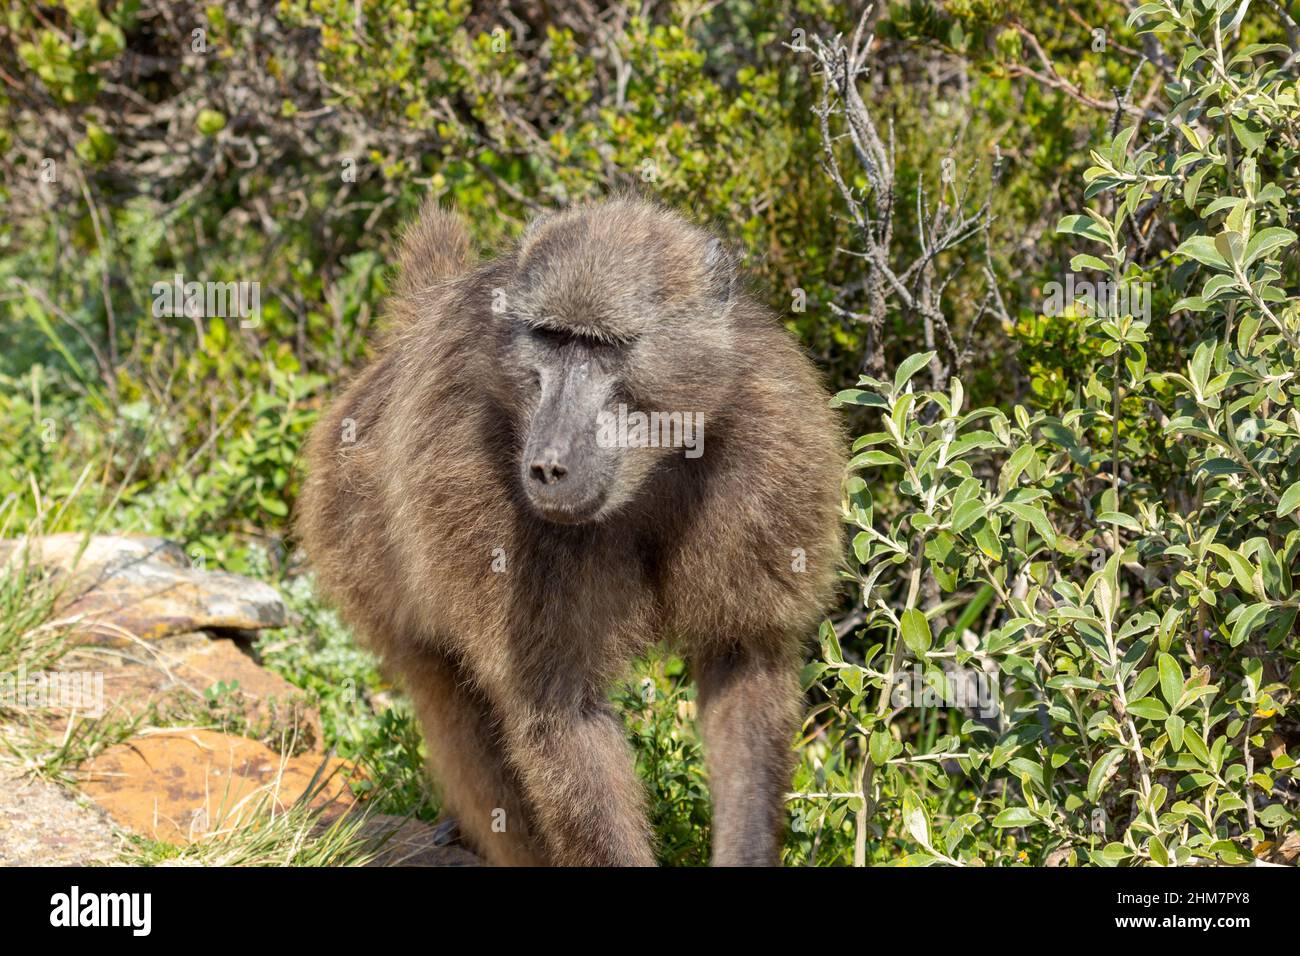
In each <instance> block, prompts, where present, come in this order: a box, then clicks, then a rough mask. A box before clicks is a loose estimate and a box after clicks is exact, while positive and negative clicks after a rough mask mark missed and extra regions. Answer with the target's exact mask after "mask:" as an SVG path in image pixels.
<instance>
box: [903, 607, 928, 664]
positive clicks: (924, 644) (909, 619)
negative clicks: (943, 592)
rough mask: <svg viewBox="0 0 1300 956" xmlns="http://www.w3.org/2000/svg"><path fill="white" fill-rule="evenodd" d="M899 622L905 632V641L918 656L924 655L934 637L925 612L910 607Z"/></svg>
mask: <svg viewBox="0 0 1300 956" xmlns="http://www.w3.org/2000/svg"><path fill="white" fill-rule="evenodd" d="M898 623H899V628H900V629H901V631H902V633H903V643H904V644H906V645H907V647H908V649H909V650H910V651H911V652H912V653H913V654H915V655H916V656H917V657H922V656H924V654H925V652H926V651H928V650H929V649H930V644H931V642H932V641H933V639H934V638H933V635H932V634H931V633H930V622H929V621H928V620H926V617H925V612H924V611H922V610H920V609H918V608H914V607H912V608H908V609H907V610H906V611H904V612H903V614H902V616H901V617H900V618H899V619H898Z"/></svg>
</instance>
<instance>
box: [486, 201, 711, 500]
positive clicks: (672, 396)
mask: <svg viewBox="0 0 1300 956" xmlns="http://www.w3.org/2000/svg"><path fill="white" fill-rule="evenodd" d="M600 225H601V224H600V223H596V224H592V223H590V222H581V221H579V222H577V223H572V222H571V221H568V220H566V221H565V222H564V223H563V224H562V225H561V226H560V227H556V226H551V227H549V234H547V235H544V236H543V237H542V238H540V239H535V240H534V242H533V243H532V244H531V246H530V247H529V248H528V251H527V254H526V255H525V256H521V259H520V262H519V270H518V274H517V278H516V281H515V284H514V285H513V287H512V288H511V289H509V290H508V293H507V294H508V303H509V304H508V308H507V310H506V311H505V314H504V318H505V319H506V323H507V332H508V337H509V338H508V342H509V345H508V355H507V356H506V359H505V365H506V368H504V369H503V373H504V374H505V376H506V377H507V378H508V379H509V381H510V388H511V389H512V390H513V392H514V394H513V396H512V398H511V401H510V405H511V407H513V408H514V409H516V415H517V418H516V429H517V433H518V434H519V435H520V436H521V442H520V445H519V449H518V454H519V460H518V465H517V467H518V473H519V481H520V483H521V486H522V488H523V489H524V494H525V496H526V499H527V501H528V503H529V505H530V506H531V507H532V508H533V510H534V511H535V512H536V513H537V514H538V515H539V516H541V517H542V518H544V519H546V520H548V521H554V522H559V523H564V524H578V523H583V522H590V521H599V520H601V519H602V518H604V517H606V516H608V515H610V514H612V513H613V512H614V511H616V510H617V509H618V508H619V507H621V506H622V505H624V504H626V503H627V502H628V501H630V500H632V499H633V498H634V497H635V496H636V495H637V494H638V492H640V491H641V490H642V489H643V488H644V486H645V484H646V482H647V480H648V479H649V477H650V476H651V475H652V473H653V472H654V471H655V468H656V467H657V466H658V465H659V464H660V463H661V462H664V461H665V459H668V458H676V459H677V460H678V464H679V465H681V466H682V467H698V465H697V464H696V461H697V459H696V458H695V456H694V455H687V452H688V451H691V452H694V448H692V447H689V445H687V446H686V447H683V445H684V444H685V443H693V444H694V445H696V446H698V447H699V449H700V451H703V450H704V449H705V448H706V447H707V446H706V444H705V443H704V435H703V434H696V432H695V431H692V430H690V429H691V428H692V427H695V426H697V425H698V423H699V422H700V421H701V420H702V421H703V422H704V431H706V432H707V420H708V418H709V417H710V415H711V414H712V413H713V412H714V410H715V409H716V408H717V407H718V405H719V403H720V402H721V400H722V396H723V393H724V391H725V389H726V387H727V384H728V382H729V381H730V379H731V375H732V373H731V372H730V371H729V370H731V369H733V368H734V365H735V358H734V356H733V355H732V353H731V334H730V329H729V325H728V322H727V306H728V296H729V294H730V272H729V270H730V263H729V262H728V263H722V262H721V261H720V256H721V253H720V251H719V249H718V247H716V245H710V243H709V242H708V237H707V236H705V235H703V234H697V233H696V232H693V231H692V232H689V233H685V232H684V233H682V234H673V235H668V236H662V235H657V234H651V236H650V238H649V240H647V239H645V238H642V240H641V244H640V246H639V247H634V248H629V240H628V237H627V236H626V235H620V236H617V237H615V236H608V237H601V236H600V234H599V230H598V227H599V226H600ZM633 225H634V226H635V225H643V224H633ZM593 233H595V234H596V235H595V238H594V239H593ZM674 242H675V243H676V245H675V246H674V245H672V243H674ZM632 245H633V246H635V243H633V244H632ZM620 247H621V248H620ZM669 253H671V256H669V255H668V254H669ZM719 269H725V270H727V275H726V277H725V280H726V281H725V282H723V284H722V285H721V286H720V285H719V283H718V282H717V281H715V280H716V279H717V276H716V275H714V273H715V272H718V271H719ZM720 290H721V291H720ZM636 412H641V413H643V414H645V415H647V416H648V415H649V414H651V413H658V414H659V415H660V416H669V415H673V414H677V415H678V416H679V417H678V421H680V422H682V423H686V422H689V423H690V424H689V425H688V426H687V427H685V428H683V429H682V430H681V431H680V432H679V433H678V437H681V438H683V439H684V442H683V443H677V444H673V443H669V444H668V445H667V446H665V444H664V443H663V442H662V441H654V442H652V443H648V444H642V443H638V442H637V441H636V437H635V431H634V429H629V428H624V427H622V426H624V425H625V424H626V423H627V422H628V420H629V416H630V415H632V414H633V413H636ZM687 416H689V418H687ZM624 439H629V440H624ZM683 459H684V460H683Z"/></svg>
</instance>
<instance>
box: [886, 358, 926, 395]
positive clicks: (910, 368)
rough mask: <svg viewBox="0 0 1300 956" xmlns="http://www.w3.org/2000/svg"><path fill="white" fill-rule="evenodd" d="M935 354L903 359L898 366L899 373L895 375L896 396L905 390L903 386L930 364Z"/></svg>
mask: <svg viewBox="0 0 1300 956" xmlns="http://www.w3.org/2000/svg"><path fill="white" fill-rule="evenodd" d="M934 354H935V353H934V352H920V353H918V354H916V355H909V356H908V357H907V358H905V359H903V361H902V362H901V363H900V364H899V366H898V371H896V372H895V373H894V394H895V395H897V394H898V393H899V392H901V391H902V390H903V386H904V385H906V384H907V383H908V381H909V380H910V379H911V377H912V376H913V375H915V374H916V373H917V372H919V371H921V369H923V368H925V367H926V366H927V365H928V364H930V359H932V358H934Z"/></svg>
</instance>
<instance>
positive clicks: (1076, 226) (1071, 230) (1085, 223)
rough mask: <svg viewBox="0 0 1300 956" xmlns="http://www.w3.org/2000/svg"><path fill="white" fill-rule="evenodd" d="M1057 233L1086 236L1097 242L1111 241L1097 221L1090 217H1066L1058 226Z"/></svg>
mask: <svg viewBox="0 0 1300 956" xmlns="http://www.w3.org/2000/svg"><path fill="white" fill-rule="evenodd" d="M1056 231H1057V232H1058V233H1062V234H1065V235H1075V236H1084V237H1086V238H1088V239H1093V240H1096V241H1097V242H1109V241H1110V240H1109V237H1108V236H1107V235H1106V233H1105V231H1104V230H1103V229H1102V228H1101V226H1099V225H1098V224H1097V220H1095V219H1093V218H1092V216H1089V215H1072V216H1065V217H1064V218H1062V219H1061V221H1060V222H1059V223H1057V224H1056Z"/></svg>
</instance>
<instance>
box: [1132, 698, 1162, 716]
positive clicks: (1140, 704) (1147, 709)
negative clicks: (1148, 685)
mask: <svg viewBox="0 0 1300 956" xmlns="http://www.w3.org/2000/svg"><path fill="white" fill-rule="evenodd" d="M1128 712H1129V713H1130V714H1135V715H1137V716H1138V717H1145V718H1147V719H1148V720H1164V719H1165V718H1166V717H1168V716H1169V711H1167V710H1166V709H1165V705H1164V704H1162V703H1160V701H1158V700H1156V699H1155V698H1154V697H1143V698H1142V699H1141V700H1134V701H1130V702H1129V705H1128Z"/></svg>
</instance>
